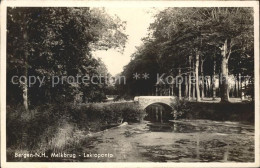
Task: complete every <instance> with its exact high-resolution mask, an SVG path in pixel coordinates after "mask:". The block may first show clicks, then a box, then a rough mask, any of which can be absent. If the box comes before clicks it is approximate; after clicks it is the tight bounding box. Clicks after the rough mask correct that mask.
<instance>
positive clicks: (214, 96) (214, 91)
mask: <svg viewBox="0 0 260 168" xmlns="http://www.w3.org/2000/svg"><path fill="white" fill-rule="evenodd" d="M215 75H216V60H215V58H214V65H213V80H212V91H213V93H212V97H213V98H212V99H213V100H216V81H215Z"/></svg>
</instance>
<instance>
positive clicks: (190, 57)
mask: <svg viewBox="0 0 260 168" xmlns="http://www.w3.org/2000/svg"><path fill="white" fill-rule="evenodd" d="M191 59H192V56H189V65H190V69H189V71H190V72H189V79H188V80H189V81H188V82H189V93H188V94H189V96H188V100H190V98H191Z"/></svg>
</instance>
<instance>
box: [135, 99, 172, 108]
mask: <svg viewBox="0 0 260 168" xmlns="http://www.w3.org/2000/svg"><path fill="white" fill-rule="evenodd" d="M175 100H176V97H175V96H136V97H135V98H134V102H136V103H139V105H140V107H141V108H142V109H143V110H144V109H145V108H146V107H148V106H149V105H151V104H154V103H162V104H166V105H168V106H171V104H172V103H174V102H175Z"/></svg>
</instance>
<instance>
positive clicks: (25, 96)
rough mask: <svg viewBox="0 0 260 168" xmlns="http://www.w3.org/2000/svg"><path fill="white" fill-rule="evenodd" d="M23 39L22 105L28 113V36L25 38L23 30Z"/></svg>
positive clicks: (25, 34) (25, 33)
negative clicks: (23, 77)
mask: <svg viewBox="0 0 260 168" xmlns="http://www.w3.org/2000/svg"><path fill="white" fill-rule="evenodd" d="M24 28H25V27H24ZM23 38H24V44H25V45H26V46H25V47H24V50H25V51H24V56H25V59H24V63H25V65H24V66H25V67H24V76H25V78H26V80H25V81H24V83H23V84H22V89H23V105H24V108H25V110H26V111H28V83H27V79H28V55H29V53H28V46H27V45H28V42H27V39H28V36H27V32H26V30H25V32H24V35H23Z"/></svg>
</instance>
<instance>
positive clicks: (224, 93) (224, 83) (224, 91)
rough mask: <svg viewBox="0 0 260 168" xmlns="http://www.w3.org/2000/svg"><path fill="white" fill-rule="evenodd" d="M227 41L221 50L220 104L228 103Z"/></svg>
mask: <svg viewBox="0 0 260 168" xmlns="http://www.w3.org/2000/svg"><path fill="white" fill-rule="evenodd" d="M227 43H228V42H227V40H225V43H224V44H223V46H222V48H221V55H222V62H221V75H222V78H221V85H220V98H221V102H229V89H228V57H227V53H228V44H227Z"/></svg>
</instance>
